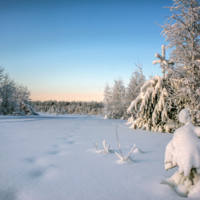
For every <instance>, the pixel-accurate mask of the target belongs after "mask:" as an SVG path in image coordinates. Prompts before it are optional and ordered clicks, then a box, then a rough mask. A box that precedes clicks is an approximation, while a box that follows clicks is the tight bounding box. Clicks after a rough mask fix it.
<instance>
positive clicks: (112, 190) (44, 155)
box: [0, 113, 200, 200]
mask: <svg viewBox="0 0 200 200" xmlns="http://www.w3.org/2000/svg"><path fill="white" fill-rule="evenodd" d="M40 114H41V113H40ZM117 125H118V137H119V141H120V144H121V149H122V152H123V153H124V154H125V155H127V154H128V152H129V151H130V149H131V148H132V146H133V145H134V144H136V147H137V149H138V151H136V150H135V151H136V152H137V153H136V152H132V154H131V155H130V157H129V158H130V159H128V161H127V162H123V161H121V162H118V160H119V159H118V157H117V156H116V155H115V153H114V152H115V151H116V152H117V153H119V149H118V146H117V140H116V135H115V130H116V126H117ZM172 136H173V135H172V134H169V133H156V132H149V131H142V130H131V129H129V128H128V126H127V125H125V122H124V121H123V120H104V119H102V118H101V117H97V116H80V115H62V116H61V115H57V116H56V115H47V114H41V115H40V116H0V166H1V167H0V200H55V199H56V200H79V199H80V200H88V199H92V200H102V199H105V200H106V199H115V200H121V199H125V200H128V199H135V200H142V199H146V200H155V199H158V200H161V199H162V200H165V199H166V200H168V199H170V200H174V199H182V197H180V196H178V195H177V194H176V193H175V192H174V191H173V189H172V188H171V187H169V186H168V185H165V184H161V181H162V180H163V179H166V178H168V177H170V176H172V175H173V174H174V172H175V171H176V169H172V170H170V171H167V172H166V171H165V169H164V154H165V147H166V145H167V143H168V142H169V141H170V140H171V139H172ZM93 140H94V141H95V142H96V143H98V149H102V148H103V146H102V143H103V141H104V140H106V142H107V143H108V144H110V146H111V147H112V152H110V153H109V154H106V153H99V152H97V151H96V149H95V147H94V145H93V143H92V141H93ZM138 152H142V153H138ZM199 191H200V187H199V184H198V185H196V188H195V189H194V195H193V196H195V195H196V196H195V197H196V198H197V199H198V198H199V197H200V196H199V195H200V192H199ZM188 199H190V197H189V198H188Z"/></svg>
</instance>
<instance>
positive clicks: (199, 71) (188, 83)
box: [161, 0, 200, 126]
mask: <svg viewBox="0 0 200 200" xmlns="http://www.w3.org/2000/svg"><path fill="white" fill-rule="evenodd" d="M170 11H171V12H173V14H172V16H170V17H169V18H168V19H167V20H168V21H167V22H166V23H165V24H164V25H163V26H161V27H162V28H163V32H162V34H163V36H165V37H166V41H167V42H168V45H167V48H172V51H171V54H170V59H171V60H173V62H174V63H175V67H174V68H166V70H167V71H168V75H169V76H170V77H171V79H170V82H171V84H172V86H174V87H173V90H174V94H176V95H174V97H173V98H171V101H173V102H174V104H176V105H175V107H176V108H177V112H176V118H177V115H178V113H179V111H180V110H181V109H182V108H185V107H186V108H188V110H189V111H190V114H191V118H192V122H193V124H195V125H197V126H200V112H199V110H200V2H199V1H197V0H174V4H173V5H172V7H170Z"/></svg>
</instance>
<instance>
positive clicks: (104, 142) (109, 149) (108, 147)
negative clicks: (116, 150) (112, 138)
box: [103, 140, 112, 154]
mask: <svg viewBox="0 0 200 200" xmlns="http://www.w3.org/2000/svg"><path fill="white" fill-rule="evenodd" d="M103 149H104V152H105V153H107V154H108V153H109V151H111V150H112V148H110V145H109V144H108V145H107V146H106V140H104V141H103Z"/></svg>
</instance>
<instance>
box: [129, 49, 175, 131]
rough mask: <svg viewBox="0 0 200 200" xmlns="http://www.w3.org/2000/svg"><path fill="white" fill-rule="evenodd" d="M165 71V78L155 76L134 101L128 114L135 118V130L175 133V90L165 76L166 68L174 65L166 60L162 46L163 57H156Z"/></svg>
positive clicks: (146, 83)
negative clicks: (173, 97) (172, 98)
mask: <svg viewBox="0 0 200 200" xmlns="http://www.w3.org/2000/svg"><path fill="white" fill-rule="evenodd" d="M155 57H156V58H159V60H155V61H154V62H153V64H157V63H160V67H161V68H162V69H163V77H160V76H155V77H153V78H152V79H150V80H148V81H146V82H145V84H144V85H143V86H142V87H141V89H140V94H139V95H138V96H137V97H136V99H135V100H133V101H132V103H131V105H130V106H129V108H128V110H127V112H128V113H131V114H132V115H133V116H134V119H133V120H132V123H133V124H132V126H131V128H133V129H136V128H138V129H143V130H150V131H155V132H173V131H174V130H175V128H176V121H177V119H176V118H174V115H173V114H174V111H173V109H174V106H173V101H171V99H170V97H171V96H173V95H174V92H173V89H172V87H171V85H170V82H169V81H168V79H169V76H168V75H167V74H166V75H165V68H166V67H167V68H173V63H172V62H171V61H169V60H166V58H165V46H164V45H163V46H162V56H161V55H160V54H158V53H157V54H156V55H155Z"/></svg>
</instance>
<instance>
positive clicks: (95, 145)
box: [92, 141, 98, 151]
mask: <svg viewBox="0 0 200 200" xmlns="http://www.w3.org/2000/svg"><path fill="white" fill-rule="evenodd" d="M92 143H93V144H94V146H95V147H96V149H97V151H98V147H97V144H98V143H96V144H95V142H94V141H92Z"/></svg>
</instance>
